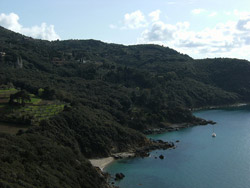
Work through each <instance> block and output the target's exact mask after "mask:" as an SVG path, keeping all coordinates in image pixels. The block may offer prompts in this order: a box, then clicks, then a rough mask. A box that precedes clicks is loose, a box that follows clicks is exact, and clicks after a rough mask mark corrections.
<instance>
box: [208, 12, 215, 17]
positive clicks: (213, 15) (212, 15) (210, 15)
mask: <svg viewBox="0 0 250 188" xmlns="http://www.w3.org/2000/svg"><path fill="white" fill-rule="evenodd" d="M208 16H209V17H215V16H217V12H212V13H210V14H209V15H208Z"/></svg>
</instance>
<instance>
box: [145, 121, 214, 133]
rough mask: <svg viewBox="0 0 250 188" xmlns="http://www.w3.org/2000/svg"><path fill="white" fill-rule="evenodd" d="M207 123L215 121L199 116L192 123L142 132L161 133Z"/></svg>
mask: <svg viewBox="0 0 250 188" xmlns="http://www.w3.org/2000/svg"><path fill="white" fill-rule="evenodd" d="M208 124H212V125H214V124H216V122H214V121H212V120H204V119H201V118H197V120H196V121H194V122H192V123H179V124H171V125H168V126H165V127H161V128H152V129H146V130H144V131H143V133H144V134H146V135H150V134H161V133H165V132H172V131H179V130H180V129H183V128H188V127H193V126H197V125H208Z"/></svg>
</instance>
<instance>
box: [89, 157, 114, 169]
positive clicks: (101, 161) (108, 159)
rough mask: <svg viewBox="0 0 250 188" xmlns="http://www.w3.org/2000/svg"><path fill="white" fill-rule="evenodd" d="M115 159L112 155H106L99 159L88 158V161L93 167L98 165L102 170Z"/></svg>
mask: <svg viewBox="0 0 250 188" xmlns="http://www.w3.org/2000/svg"><path fill="white" fill-rule="evenodd" d="M114 160H115V159H114V157H106V158H99V159H89V161H90V163H91V164H92V165H93V166H94V167H98V168H100V169H101V170H103V169H104V168H105V167H106V166H107V165H108V164H110V163H111V162H113V161H114Z"/></svg>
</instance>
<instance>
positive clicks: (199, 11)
mask: <svg viewBox="0 0 250 188" xmlns="http://www.w3.org/2000/svg"><path fill="white" fill-rule="evenodd" d="M205 11H206V10H205V9H202V8H197V9H193V10H192V11H191V13H192V14H201V13H203V12H205Z"/></svg>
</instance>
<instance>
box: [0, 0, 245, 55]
mask: <svg viewBox="0 0 250 188" xmlns="http://www.w3.org/2000/svg"><path fill="white" fill-rule="evenodd" d="M0 1H1V2H0V25H1V26H3V27H5V28H7V29H10V30H12V31H15V32H18V33H22V34H24V35H27V36H31V37H33V38H39V39H45V40H50V41H51V40H57V39H59V40H68V39H96V40H101V41H103V42H108V43H118V44H124V45H133V44H159V45H163V46H168V47H170V48H173V49H175V50H177V51H179V52H181V53H184V54H188V55H189V56H191V57H193V58H195V59H200V58H214V57H230V58H239V59H247V60H250V1H249V0H238V1H236V0H210V1H208V0H126V1H121V0H41V1H38V0H0Z"/></svg>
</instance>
